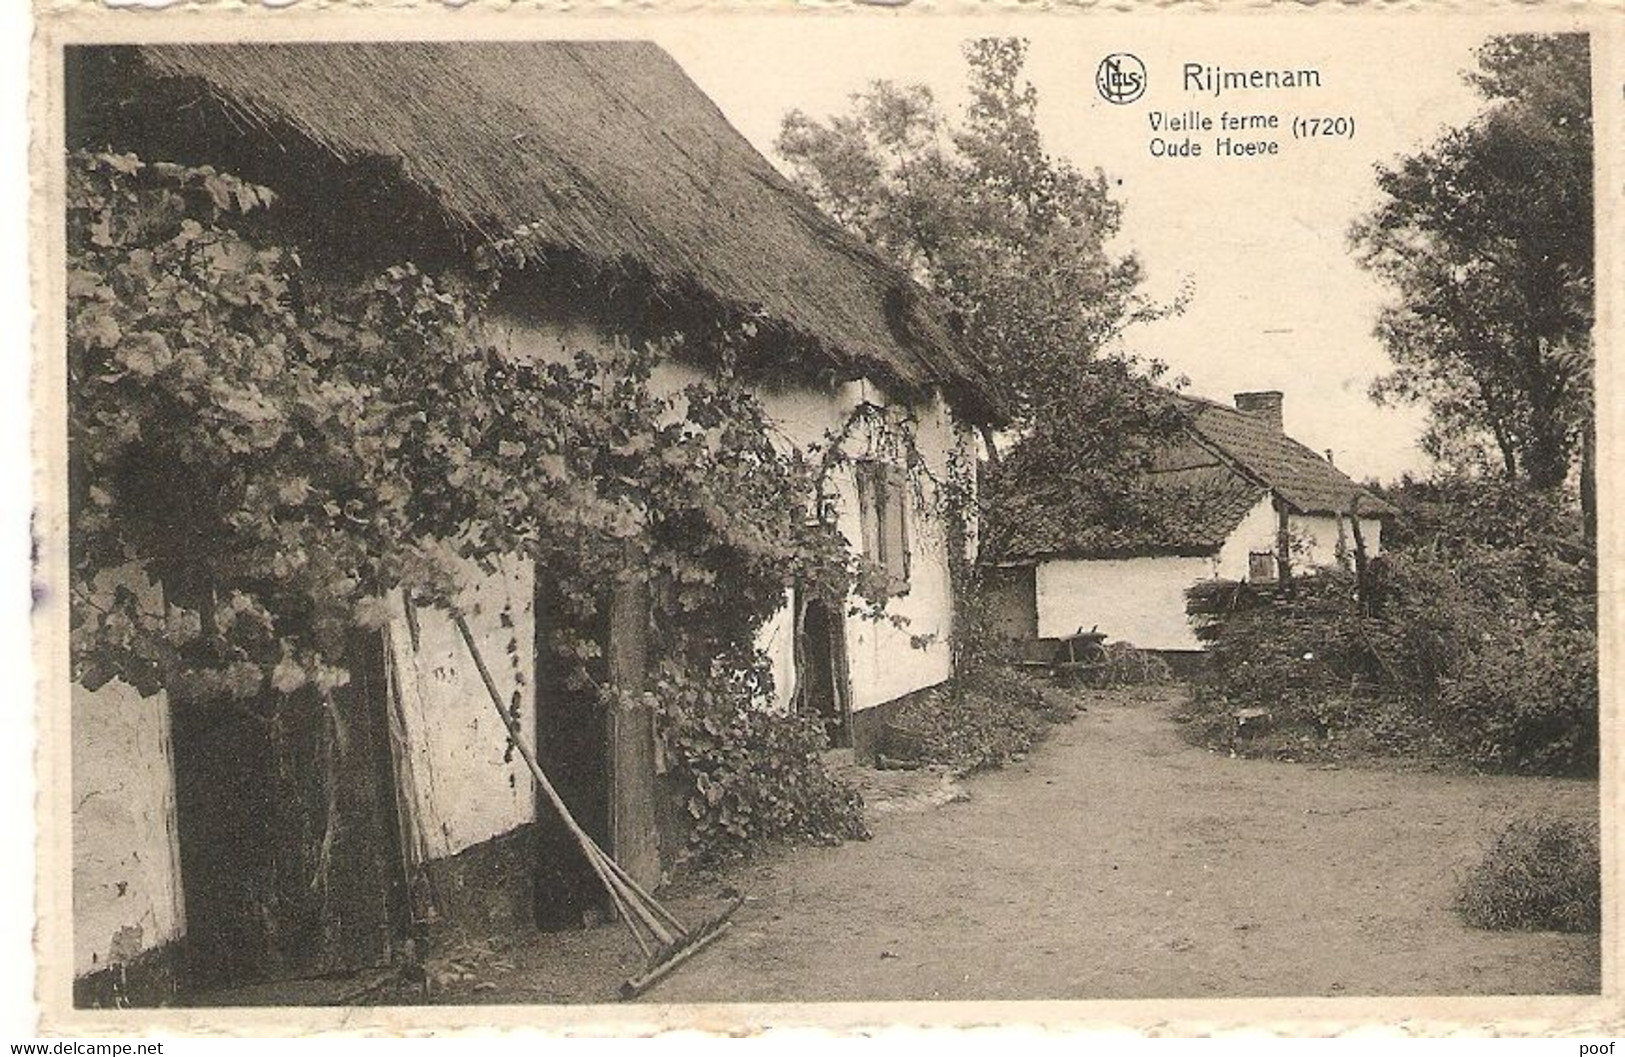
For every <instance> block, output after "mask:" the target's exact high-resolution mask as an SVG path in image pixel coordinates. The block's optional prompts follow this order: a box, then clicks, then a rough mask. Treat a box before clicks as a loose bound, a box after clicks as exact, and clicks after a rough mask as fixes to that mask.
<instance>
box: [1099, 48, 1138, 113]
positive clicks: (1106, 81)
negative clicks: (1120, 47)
mask: <svg viewBox="0 0 1625 1057" xmlns="http://www.w3.org/2000/svg"><path fill="white" fill-rule="evenodd" d="M1095 87H1096V88H1097V89H1099V90H1100V98H1102V99H1104V100H1106V102H1108V103H1118V104H1122V103H1132V102H1134V100H1136V99H1138V98H1140V96H1142V95H1144V94H1145V63H1143V62H1141V61H1140V60H1139V59H1137V58H1135V57H1134V56H1133V55H1130V54H1129V53H1128V52H1126V51H1119V52H1116V53H1114V54H1111V55H1108V56H1106V57H1105V58H1104V59H1101V60H1100V67H1099V69H1097V70H1095Z"/></svg>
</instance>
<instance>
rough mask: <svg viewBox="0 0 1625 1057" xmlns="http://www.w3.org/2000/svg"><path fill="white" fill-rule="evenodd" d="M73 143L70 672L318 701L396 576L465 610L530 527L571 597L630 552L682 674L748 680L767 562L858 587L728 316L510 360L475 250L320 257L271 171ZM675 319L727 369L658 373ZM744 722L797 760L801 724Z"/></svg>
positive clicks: (592, 596)
mask: <svg viewBox="0 0 1625 1057" xmlns="http://www.w3.org/2000/svg"><path fill="white" fill-rule="evenodd" d="M67 169H68V179H67V193H68V194H67V198H68V209H67V227H68V232H67V234H68V268H67V298H68V350H67V351H68V385H69V395H70V399H69V475H70V482H69V487H70V505H71V540H70V544H71V562H70V565H71V576H70V579H71V592H72V597H71V607H70V608H71V614H72V616H71V624H72V664H73V676H74V678H75V679H76V680H78V681H80V682H82V683H84V684H85V685H87V686H89V687H91V688H95V687H97V686H100V685H101V684H103V683H105V682H106V681H108V680H109V679H113V678H119V679H122V680H124V681H126V682H128V683H130V684H132V685H133V686H135V687H136V688H137V689H138V690H140V691H141V692H142V693H144V694H150V693H152V692H155V691H156V690H158V689H159V688H160V687H163V688H167V689H169V690H171V691H172V692H180V693H184V694H186V695H188V696H191V697H194V698H200V699H221V700H235V701H237V702H239V703H241V704H242V705H244V706H253V707H276V705H275V703H276V702H278V701H283V702H285V701H286V700H287V699H288V697H289V695H293V694H295V693H300V696H301V697H306V698H308V697H310V696H312V695H311V694H309V693H308V692H307V691H311V690H314V691H315V694H314V696H315V697H316V698H320V697H322V696H323V695H325V694H327V693H330V692H331V691H332V690H333V689H334V688H335V687H337V686H340V685H343V684H344V683H345V682H346V680H347V678H348V673H347V671H346V667H345V657H346V647H347V643H348V642H349V639H350V636H351V635H352V634H353V631H354V629H355V628H357V627H361V628H366V627H377V626H379V625H381V624H382V623H383V621H384V619H385V612H386V611H385V607H384V603H383V599H384V598H385V597H386V596H387V595H388V594H389V592H391V591H393V590H396V589H401V590H403V591H404V592H406V594H407V595H408V597H410V598H412V599H414V600H415V601H417V602H418V603H420V604H428V605H439V606H444V607H448V608H455V607H456V604H457V597H458V594H459V580H458V574H459V571H460V570H466V567H467V564H468V563H470V562H472V563H474V564H475V565H476V566H478V567H480V568H483V569H486V570H490V569H493V568H494V567H495V564H496V563H497V562H498V561H499V560H500V559H502V558H505V557H510V556H522V557H526V558H529V559H531V560H533V561H535V562H536V563H537V564H538V565H540V566H545V567H546V568H548V569H549V570H550V571H553V572H555V573H556V574H557V575H558V577H559V580H560V583H561V587H562V588H563V589H564V594H565V599H566V604H567V606H568V607H569V608H571V609H572V610H573V611H574V612H575V614H576V615H579V616H583V617H585V616H587V615H590V614H591V613H592V612H593V611H594V609H595V607H596V606H597V605H599V604H600V600H601V598H602V597H603V592H604V590H605V585H606V584H612V583H614V582H615V581H616V579H617V578H618V577H626V576H632V575H636V576H641V577H643V578H645V579H646V580H647V582H648V584H649V587H650V590H649V591H648V596H649V597H650V598H651V599H652V600H654V602H653V604H654V605H655V606H656V607H657V609H658V611H659V614H660V619H659V620H657V621H655V625H656V630H657V631H658V633H659V647H660V650H661V656H662V657H663V658H664V659H665V660H666V662H667V663H668V664H669V665H670V667H671V670H670V673H669V677H668V682H667V683H665V684H663V686H664V687H665V688H666V689H667V690H668V691H670V693H671V694H673V695H675V698H674V699H675V700H678V701H681V700H684V699H683V698H682V696H681V692H680V691H679V690H678V689H676V688H678V687H680V686H681V685H683V681H684V680H690V681H692V682H694V683H696V684H703V683H706V682H708V681H710V680H713V679H715V678H716V677H717V676H718V673H719V671H720V672H722V673H724V674H725V675H726V676H727V677H728V678H730V679H732V680H733V682H732V684H731V685H734V686H749V687H752V688H753V689H752V690H751V691H750V693H753V694H755V695H757V696H758V697H759V696H760V695H761V694H762V693H763V692H764V691H765V690H766V689H767V683H766V681H765V680H764V678H763V677H761V675H760V673H755V674H754V675H753V674H752V670H753V668H754V666H755V665H756V662H757V658H756V656H755V654H754V652H753V648H752V636H753V635H754V632H755V630H756V629H757V628H758V627H759V626H760V625H761V624H762V622H763V621H765V620H766V619H767V618H768V617H769V616H770V615H771V614H772V613H774V612H775V611H776V610H777V609H778V608H779V607H780V606H781V605H782V604H783V600H784V597H785V590H786V588H787V587H788V586H789V585H791V584H799V585H800V586H801V587H802V589H803V590H811V591H814V592H817V593H820V594H822V595H824V596H826V597H830V598H834V599H842V598H845V597H846V595H847V592H848V589H849V587H850V586H851V584H852V583H853V581H854V579H855V576H856V573H857V572H858V571H859V568H858V564H857V562H856V561H855V560H854V559H852V558H851V557H850V555H849V551H848V548H847V547H846V545H845V541H844V540H843V539H842V538H841V537H840V535H839V534H838V533H837V532H836V531H835V529H834V527H833V526H832V525H831V524H829V522H828V520H827V519H824V518H820V517H818V516H817V512H818V511H819V510H820V505H819V499H820V495H821V492H822V489H823V487H824V481H825V478H826V477H827V475H828V474H829V472H830V470H831V468H832V462H833V461H834V460H833V459H832V457H831V455H830V453H828V452H825V453H822V455H820V456H819V457H812V456H809V455H808V454H807V453H804V452H800V451H797V450H795V449H793V448H788V447H786V446H783V445H775V444H774V443H773V441H772V439H771V436H772V430H771V423H770V422H769V420H768V419H767V417H766V413H765V411H764V409H763V408H762V406H761V404H760V403H759V402H758V401H757V400H756V399H755V397H754V396H753V395H752V394H751V392H750V391H749V390H748V389H747V388H746V387H745V386H744V385H743V384H741V382H740V381H739V379H738V378H737V376H736V375H735V373H734V372H733V371H732V370H731V369H730V366H729V365H730V364H731V362H732V347H733V343H734V342H735V340H736V339H737V338H738V336H739V335H738V334H737V333H735V332H730V331H729V330H727V329H726V328H723V327H720V326H719V327H718V328H717V329H716V330H715V331H714V332H712V333H708V334H692V333H690V334H684V335H672V336H670V337H669V338H668V339H666V340H664V341H661V340H656V341H650V342H647V343H645V344H644V345H641V346H639V347H637V348H631V347H621V346H618V347H616V348H614V349H613V350H611V351H608V352H598V353H587V352H579V353H576V354H575V355H574V356H573V358H570V359H568V360H566V361H563V362H538V361H529V360H521V359H518V358H516V357H513V356H510V355H507V354H504V353H503V352H501V351H499V350H498V349H497V348H495V347H494V346H493V345H492V344H491V343H490V342H488V341H484V340H482V337H481V335H482V328H481V325H480V320H481V310H482V308H483V307H484V306H485V305H486V304H487V303H488V299H489V298H490V297H491V296H492V294H493V293H494V292H495V289H496V285H497V282H498V272H497V270H496V269H495V268H491V267H483V268H481V267H473V268H470V269H468V270H466V271H463V272H458V273H453V274H437V275H430V274H426V273H425V272H423V271H421V270H420V269H418V268H417V267H415V266H414V265H412V264H411V263H404V262H403V263H400V264H397V265H395V266H392V267H389V268H388V269H387V270H384V271H382V272H381V273H379V274H376V275H371V276H366V277H361V278H350V279H344V280H342V281H341V280H335V279H333V278H331V277H326V276H317V275H314V274H312V273H311V272H308V271H306V270H305V269H304V268H303V267H302V263H301V260H300V255H299V252H298V250H297V248H295V247H292V246H288V245H283V244H281V243H279V241H278V237H277V236H278V229H277V225H276V217H275V203H276V201H277V196H276V195H275V194H274V193H273V192H272V191H271V190H270V189H268V188H265V187H259V186H255V185H252V184H249V183H246V182H244V181H242V180H240V179H237V178H235V177H233V176H231V175H229V174H226V173H222V172H217V171H215V170H213V169H211V168H209V167H206V166H204V167H187V166H180V165H173V164H167V163H161V162H160V163H147V162H144V161H142V160H141V159H139V158H137V157H134V156H132V155H117V154H109V153H94V152H85V151H76V152H73V153H71V154H70V157H69V160H68V167H67ZM498 249H499V252H498V253H497V254H496V255H494V256H495V258H496V259H499V260H500V259H501V258H502V257H503V254H502V253H501V247H499V248H498ZM513 256H516V257H517V256H519V255H518V254H514V255H513ZM486 259H487V261H489V260H490V259H491V257H490V256H488V257H487V258H486ZM677 343H686V345H687V346H688V347H689V349H690V350H691V351H692V350H693V349H694V348H695V347H696V346H698V345H705V346H708V349H709V352H710V354H711V356H712V357H713V360H714V362H715V363H716V364H717V365H718V370H716V371H715V372H712V373H710V374H709V375H708V376H707V377H706V378H705V379H704V380H702V381H697V382H694V383H692V384H689V385H688V386H686V387H685V388H683V389H682V390H681V391H678V392H671V393H661V392H658V391H657V389H656V387H655V386H653V385H651V375H652V372H653V370H654V367H655V364H656V363H657V361H658V360H659V359H660V357H661V356H662V354H663V353H665V352H667V351H669V348H670V346H671V345H673V344H677ZM141 576H144V577H146V578H147V579H148V580H150V581H152V583H154V584H161V585H162V588H163V589H162V590H161V591H159V590H151V589H147V588H144V587H142V585H141V584H140V583H139V578H140V577H141ZM155 599H162V601H161V602H157V601H154V600H155ZM563 623H565V624H566V625H568V621H566V622H563ZM582 625H583V626H585V621H582ZM557 648H558V649H559V650H561V651H563V652H565V653H570V652H572V651H573V652H574V653H576V654H578V655H580V656H582V657H587V656H590V655H592V654H593V653H594V652H595V650H596V649H597V647H596V644H594V643H592V642H588V641H584V640H580V641H574V642H568V641H561V642H560V643H558V644H557ZM748 696H749V695H748V694H747V695H746V697H739V696H735V697H733V698H731V699H730V700H731V707H734V708H736V709H738V710H740V711H744V710H746V706H747V705H748V704H749V701H748ZM268 703H269V704H268ZM684 707H686V706H681V705H679V706H674V715H677V716H678V717H679V721H678V722H676V723H675V724H668V726H669V727H672V728H673V729H682V728H683V726H684V724H683V722H682V721H681V718H680V717H681V716H683V715H685V714H686V713H685V712H683V708H684ZM752 722H760V723H764V724H765V723H769V722H770V721H769V720H766V719H763V720H760V721H754V720H753V721H752ZM746 741H747V742H748V743H750V744H751V745H752V746H757V745H758V743H759V742H760V741H761V739H757V740H756V741H754V742H753V741H751V739H749V738H747V739H746ZM769 741H771V739H769ZM679 748H681V746H679ZM764 751H766V752H767V753H769V755H773V754H777V755H776V756H773V759H774V760H775V761H777V762H775V763H774V764H773V766H782V767H786V768H795V767H801V768H807V767H816V759H815V758H812V757H811V756H810V752H809V746H808V745H805V744H802V743H801V742H799V741H796V740H795V739H794V738H790V739H788V740H784V739H781V740H780V741H778V742H773V743H772V744H768V745H766V747H765V749H764ZM809 761H810V762H809ZM760 764H761V760H760V759H758V758H751V759H747V758H743V757H742V758H740V759H738V760H737V761H734V763H732V764H730V765H729V766H735V767H738V768H741V769H747V770H748V769H749V768H750V767H752V766H760ZM723 770H726V768H725V767H724V768H723ZM694 773H695V774H699V773H710V774H713V775H716V774H718V773H719V772H718V770H717V768H715V767H712V768H710V769H709V770H703V769H701V770H696V771H695V772H694ZM723 777H724V780H725V779H726V776H725V775H724V776H723ZM786 781H789V780H788V779H787V780H786ZM779 828H783V827H782V826H780V827H779Z"/></svg>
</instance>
